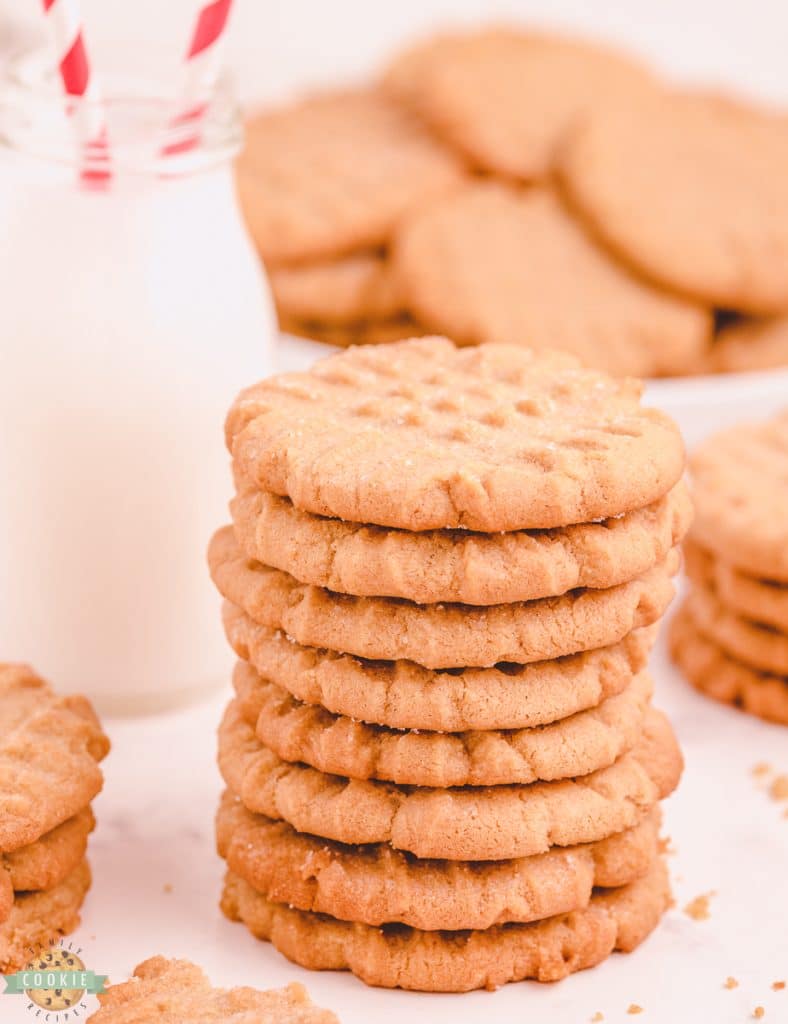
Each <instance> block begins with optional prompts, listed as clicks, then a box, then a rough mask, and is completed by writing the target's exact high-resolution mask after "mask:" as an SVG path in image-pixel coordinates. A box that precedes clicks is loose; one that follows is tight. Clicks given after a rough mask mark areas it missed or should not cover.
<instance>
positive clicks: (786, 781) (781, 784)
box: [769, 775, 788, 800]
mask: <svg viewBox="0 0 788 1024" xmlns="http://www.w3.org/2000/svg"><path fill="white" fill-rule="evenodd" d="M769 796H770V797H771V798H772V800H788V775H778V776H777V778H776V779H775V780H774V782H772V784H771V786H770V787H769Z"/></svg>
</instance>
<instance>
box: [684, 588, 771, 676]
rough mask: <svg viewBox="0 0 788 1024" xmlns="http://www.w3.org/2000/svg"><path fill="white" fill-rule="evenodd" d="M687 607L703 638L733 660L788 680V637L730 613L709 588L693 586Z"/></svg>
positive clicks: (768, 627)
mask: <svg viewBox="0 0 788 1024" xmlns="http://www.w3.org/2000/svg"><path fill="white" fill-rule="evenodd" d="M687 607H688V609H689V612H690V614H691V615H692V617H693V619H694V620H695V622H697V624H698V628H699V629H700V630H701V632H702V633H703V634H704V636H706V637H708V638H709V640H712V641H713V642H714V643H715V644H717V646H718V647H721V648H722V650H723V651H725V653H726V654H728V655H729V656H730V657H732V658H735V659H736V660H737V661H743V662H744V663H745V665H749V666H750V667H751V668H754V669H757V670H759V671H761V672H767V673H769V674H771V675H779V676H788V634H786V633H781V632H780V631H779V630H776V629H773V628H772V627H770V626H762V625H761V624H760V623H758V622H753V621H752V620H751V619H745V618H742V616H741V615H737V614H736V612H732V611H730V609H728V608H727V607H726V606H725V605H724V604H723V603H722V602H721V601H720V599H719V598H718V596H717V595H716V594H715V592H714V591H713V590H712V589H711V588H710V587H707V586H702V585H698V584H695V586H693V588H692V590H691V592H690V594H689V595H688V596H687Z"/></svg>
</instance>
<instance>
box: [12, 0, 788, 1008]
mask: <svg viewBox="0 0 788 1024" xmlns="http://www.w3.org/2000/svg"><path fill="white" fill-rule="evenodd" d="M84 6H85V10H86V14H87V23H88V29H89V37H90V38H91V39H92V41H93V42H94V50H95V54H96V57H97V63H98V64H99V65H100V62H101V56H102V53H103V52H104V51H103V49H102V41H103V40H104V39H109V38H113V39H122V40H124V41H125V42H126V43H127V45H128V46H129V47H139V48H140V55H141V56H140V59H141V60H144V59H145V57H144V56H143V55H144V53H146V52H147V49H148V42H147V41H146V37H147V38H148V39H150V38H153V37H155V39H156V41H157V42H156V49H157V50H158V52H159V54H165V55H167V59H169V55H170V54H171V55H172V57H171V59H172V60H173V62H175V61H177V56H178V53H179V52H180V51H181V50H182V49H183V47H184V45H185V40H186V38H187V37H188V34H189V26H190V24H191V21H192V18H193V13H194V10H195V4H194V3H192V2H187V0H136V2H128V0H124V2H120V0H86V2H85V5H84ZM38 7H39V4H38V3H37V2H36V0H30V2H29V3H20V2H19V0H0V46H2V45H3V44H4V43H6V42H7V41H8V35H9V24H8V23H6V24H5V25H4V24H3V16H6V17H8V18H11V19H12V20H13V22H14V24H15V25H18V26H21V28H22V29H23V30H24V31H25V32H27V33H29V34H35V31H36V29H37V27H39V25H38V23H39V20H40V19H39V17H38ZM485 15H487V16H494V15H507V16H512V15H516V16H519V17H522V18H525V19H532V20H536V21H540V22H542V23H550V24H554V25H564V26H567V27H570V28H574V29H577V30H581V31H583V32H586V33H588V34H596V35H599V36H602V37H604V38H607V39H610V40H613V41H618V42H621V43H626V44H629V45H631V46H632V47H634V48H635V49H637V50H639V51H641V52H642V53H643V54H645V55H647V56H649V57H651V58H652V59H653V60H654V61H655V63H657V65H658V66H660V67H662V68H663V69H664V70H665V71H666V72H669V73H673V74H676V75H681V76H683V77H685V78H688V79H693V80H696V81H703V80H708V81H711V82H716V83H718V84H727V85H730V86H735V87H739V88H741V89H743V90H745V91H749V92H751V93H753V94H756V95H761V96H763V97H768V98H771V99H773V100H776V101H780V100H782V101H783V102H785V103H786V104H787V105H788V60H787V59H786V40H788V7H786V6H785V5H783V4H781V3H778V2H777V0H774V2H771V3H769V2H765V0H759V2H754V3H753V2H750V3H746V4H745V3H741V2H739V3H736V4H733V3H727V4H722V3H712V2H708V0H703V2H699V0H696V2H694V3H692V2H689V3H686V2H685V3H682V2H679V0H661V2H659V3H657V2H651V3H646V2H630V3H626V2H618V3H614V2H599V0H597V2H595V3H589V2H587V0H586V2H582V0H559V2H541V3H538V2H532V3H528V2H519V3H518V2H509V3H504V2H497V3H494V2H489V3H485V4H482V3H472V2H469V0H398V2H374V0H366V2H364V0H340V2H328V0H326V2H323V0H311V2H309V0H288V2H280V3H267V2H266V3H264V2H261V0H246V2H243V0H239V2H238V3H237V8H236V11H235V13H234V17H233V22H232V28H231V40H230V47H229V52H230V55H231V58H232V62H233V64H234V66H235V67H236V68H237V70H238V73H239V78H240V81H241V85H242V91H243V95H244V97H245V98H246V99H247V100H249V101H260V100H262V99H266V98H272V97H275V96H277V95H281V94H282V93H285V92H288V91H292V90H295V89H301V88H305V87H308V86H311V85H314V84H320V83H326V82H331V81H337V80H350V79H353V78H354V77H360V76H363V75H364V74H367V73H369V72H370V71H371V70H372V69H373V68H374V67H375V66H376V65H377V64H378V63H379V61H380V60H381V59H382V58H383V57H384V55H385V54H386V53H387V52H389V51H390V50H391V49H392V48H393V47H395V46H396V45H397V44H398V43H399V42H400V41H403V40H405V39H406V38H408V37H411V36H414V35H416V34H418V33H419V32H420V31H422V30H424V29H426V28H428V27H433V26H436V25H439V24H442V23H446V22H447V21H449V20H454V21H457V20H460V19H462V20H466V21H468V20H470V21H473V20H478V19H479V18H481V17H483V16H485ZM218 628H219V626H218V606H217V629H218ZM228 665H229V658H228ZM654 669H655V676H656V679H657V703H659V704H661V705H662V706H663V707H665V708H666V710H668V711H669V712H670V713H671V715H672V717H673V719H674V722H675V724H676V727H677V730H678V732H679V736H680V739H681V741H682V744H683V747H684V750H685V754H686V758H687V769H686V773H685V778H684V781H683V783H682V786H681V788H680V790H679V792H678V794H677V795H676V796H675V797H674V798H673V799H672V800H671V801H670V802H669V805H668V812H667V827H666V831H667V832H668V833H669V834H670V835H671V836H672V837H673V841H674V845H675V846H676V847H677V849H678V854H677V855H676V856H675V857H674V858H672V860H671V868H672V873H673V877H674V885H675V889H676V893H677V898H678V908H677V909H676V910H674V911H672V912H671V913H670V914H669V915H668V917H667V919H666V921H665V922H664V923H663V925H662V926H661V928H660V929H659V930H658V932H657V933H656V934H655V935H654V936H653V938H652V939H651V940H650V941H649V942H648V943H647V944H646V945H645V946H644V947H643V948H642V949H641V950H639V951H638V952H637V953H635V954H633V955H632V956H630V957H620V956H618V957H614V958H613V959H612V960H611V961H610V962H609V963H607V964H605V965H604V966H602V967H601V968H599V969H597V970H595V971H592V972H587V973H585V974H583V975H580V976H577V977H574V978H571V979H569V980H567V981H566V982H563V983H561V984H560V985H557V986H537V985H534V984H530V983H529V984H522V985H515V986H509V987H507V988H505V989H503V990H501V991H500V992H499V993H497V994H495V995H489V994H485V993H479V994H474V995H470V996H463V997H441V996H424V995H413V994H407V993H388V992H382V991H373V990H369V989H366V988H365V987H364V986H362V985H361V984H360V983H358V982H356V981H355V980H354V979H352V978H350V977H348V976H345V975H312V974H307V973H306V972H303V971H300V970H299V969H297V968H294V967H292V966H291V965H289V964H288V963H286V962H285V961H284V960H283V959H282V958H281V957H279V956H278V955H277V954H276V953H275V952H274V951H273V950H272V949H271V948H270V946H268V945H265V944H259V943H257V942H255V941H254V940H253V939H251V938H250V937H249V936H248V935H247V933H246V932H245V931H244V930H243V928H241V927H240V926H231V925H230V924H229V923H227V922H225V921H223V919H222V918H221V917H220V915H219V913H218V910H217V901H218V896H219V890H220V878H221V865H220V863H219V862H218V860H217V859H216V857H215V855H214V853H213V842H212V816H213V811H214V809H215V806H216V802H217V798H218V793H219V789H220V783H219V779H218V773H217V770H216V768H215V765H214V749H215V738H214V732H215V726H216V723H217V721H218V718H219V715H220V708H221V703H222V701H221V700H219V699H217V700H216V701H215V702H213V703H211V704H208V705H203V706H202V707H199V708H196V709H192V710H189V711H186V712H181V713H178V714H172V715H166V716H162V717H160V718H157V719H148V720H144V721H137V722H109V723H107V725H108V729H109V731H110V733H111V735H112V738H113V742H114V746H115V749H114V752H113V754H112V756H111V758H110V759H109V760H108V762H107V764H106V771H107V786H106V790H105V793H104V795H103V796H102V797H101V799H100V801H99V804H98V817H99V821H100V827H99V830H98V832H97V834H96V836H95V838H94V842H93V852H92V856H91V860H92V863H93V866H94V873H95V885H94V889H93V891H92V893H91V894H90V897H89V900H88V903H87V905H86V908H85V915H84V924H83V927H82V928H81V929H80V931H79V932H78V934H77V941H78V942H79V943H80V944H81V945H82V946H83V947H84V949H85V959H86V960H87V961H88V966H89V967H91V968H93V969H94V970H95V971H97V972H99V973H109V974H110V975H111V976H112V978H113V979H115V980H119V979H122V978H124V977H125V976H127V974H128V973H129V972H130V970H131V969H132V968H133V966H134V964H135V963H137V962H138V961H139V960H141V959H143V958H145V957H147V956H149V955H151V954H154V953H160V952H161V953H165V954H168V955H177V956H188V957H191V958H193V959H195V960H197V961H198V962H200V963H201V964H203V965H204V966H205V968H206V969H207V970H208V972H209V973H210V975H211V977H212V979H213V980H214V981H215V982H216V983H221V984H244V983H246V984H254V985H257V986H261V987H265V986H271V985H279V984H283V983H285V982H287V981H289V980H292V979H295V978H297V979H300V980H302V981H304V982H305V983H306V984H307V985H308V987H309V989H310V991H311V993H312V994H313V996H314V997H315V999H316V1000H317V1001H319V1002H321V1003H323V1004H324V1005H327V1006H330V1007H332V1008H333V1009H335V1010H336V1011H337V1012H338V1014H339V1016H340V1018H341V1020H342V1021H343V1024H362V1022H363V1024H367V1022H368V1021H370V1020H375V1021H376V1022H379V1024H395V1022H396V1024H400V1022H402V1021H403V1020H407V1019H411V1020H413V1021H414V1022H415V1021H424V1022H427V1021H429V1022H430V1024H450V1022H451V1024H463V1022H464V1024H470V1022H474V1024H475V1022H480V1021H497V1020H507V1021H515V1022H520V1021H522V1022H524V1024H525V1022H528V1024H580V1022H584V1021H588V1020H589V1019H590V1018H591V1016H592V1015H593V1014H594V1013H595V1012H596V1011H602V1012H603V1013H604V1015H605V1022H606V1024H607V1022H610V1024H622V1022H631V1021H642V1022H643V1024H685V1022H686V1024H690V1022H693V1024H695V1022H698V1024H735V1022H739V1021H741V1022H745V1021H748V1020H750V1019H751V1013H752V1010H753V1008H754V1007H755V1006H756V1005H763V1006H765V1008H766V1016H765V1018H764V1020H765V1024H772V1022H778V1024H785V1022H787V1021H788V990H786V991H784V992H777V993H774V992H772V991H771V989H770V985H771V983H772V982H773V981H774V980H776V979H778V978H787V977H788V940H787V939H786V920H787V919H788V883H787V882H786V879H787V878H788V819H786V818H785V817H784V816H783V808H782V807H781V806H779V805H778V804H777V803H775V802H774V801H772V800H770V799H769V798H768V796H767V795H766V794H765V793H764V791H763V786H762V785H760V784H758V783H757V782H756V780H755V779H754V778H753V777H752V775H751V768H752V766H753V764H755V763H756V762H758V761H769V762H771V763H772V764H774V765H775V766H776V767H778V768H780V769H781V770H782V771H784V772H788V731H787V730H785V729H780V728H778V727H774V726H769V725H766V724H764V723H761V722H757V721H755V720H752V719H750V718H748V717H746V716H743V715H740V714H738V713H736V712H734V711H731V710H729V709H726V708H720V707H717V706H715V705H713V704H711V703H710V702H708V701H705V700H703V699H701V698H700V697H698V696H696V695H695V694H694V693H693V692H692V691H691V690H690V689H689V688H688V687H687V686H686V684H685V683H683V681H682V680H681V679H680V678H679V677H678V676H677V674H676V673H675V672H673V670H672V669H670V667H669V666H668V665H667V662H666V660H665V659H664V656H663V655H660V656H659V657H658V659H657V660H656V663H655V666H654ZM784 806H785V805H783V807H784ZM165 886H172V892H165ZM709 890H714V891H715V892H716V896H715V897H714V898H713V899H712V901H711V919H710V920H709V921H707V922H696V921H693V920H691V919H690V918H689V917H687V916H686V915H685V914H683V913H682V912H681V909H680V908H681V907H682V906H683V905H684V904H685V903H686V902H687V901H688V900H690V899H692V898H693V897H695V896H697V895H698V894H700V893H703V892H707V891H709ZM729 974H731V975H734V976H736V977H737V978H738V979H739V981H740V982H741V985H740V987H739V988H738V989H736V990H734V991H727V990H725V989H724V988H723V987H722V986H723V982H724V980H725V978H726V977H727V976H728V975H729ZM633 1002H634V1003H638V1004H640V1005H641V1006H643V1007H644V1009H645V1013H644V1014H643V1015H642V1016H639V1017H631V1016H628V1015H627V1013H626V1009H627V1007H628V1005H629V1004H630V1003H633ZM32 1019H34V1018H33V1017H32V1016H31V1015H29V1014H28V1013H27V1012H26V1010H25V1009H24V1007H23V1006H22V1005H21V1001H20V1002H14V1001H11V999H10V998H9V1000H8V1001H7V1002H6V1001H2V1000H1V998H0V1020H2V1022H3V1024H12V1022H13V1024H16V1022H20V1024H21V1022H25V1021H30V1020H32Z"/></svg>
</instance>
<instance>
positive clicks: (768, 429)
mask: <svg viewBox="0 0 788 1024" xmlns="http://www.w3.org/2000/svg"><path fill="white" fill-rule="evenodd" d="M691 467H692V476H693V480H694V491H695V502H696V506H697V519H696V521H695V525H694V527H693V530H692V534H691V539H690V542H689V543H688V544H687V549H686V564H687V572H688V574H689V577H690V582H691V589H690V594H689V596H688V598H687V600H686V602H685V603H684V605H683V606H682V608H681V609H680V610H679V612H678V614H677V615H676V618H675V620H674V622H673V623H672V626H671V631H670V633H671V636H670V639H671V647H672V651H673V656H674V658H675V660H676V662H677V664H678V665H679V667H680V668H681V669H682V670H683V671H684V673H685V674H686V676H687V677H688V679H689V680H690V682H691V683H692V684H693V685H694V686H696V687H697V688H698V689H699V690H701V691H702V692H704V693H707V694H709V695H710V696H712V697H714V698H716V699H717V700H720V701H724V702H726V703H731V704H735V705H737V706H739V707H742V708H744V709H745V710H746V711H749V712H751V713H752V714H755V715H759V716H760V717H762V718H766V719H770V720H771V721H775V722H782V723H784V724H788V520H786V516H785V508H786V504H787V503H788V411H786V412H783V413H782V414H780V415H778V416H777V417H775V418H774V419H772V420H768V421H766V422H762V423H757V424H740V425H738V426H736V427H734V428H732V429H729V430H725V431H723V432H722V433H720V434H717V435H716V436H714V437H712V438H711V439H710V440H708V441H706V442H705V443H704V444H703V445H701V447H700V448H699V449H698V450H697V451H696V452H695V454H694V455H693V458H692V463H691Z"/></svg>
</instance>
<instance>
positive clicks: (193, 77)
mask: <svg viewBox="0 0 788 1024" xmlns="http://www.w3.org/2000/svg"><path fill="white" fill-rule="evenodd" d="M231 7H232V0H213V2H212V3H207V4H204V5H203V6H202V7H201V8H200V12H199V14H198V16H197V20H196V22H195V24H194V30H193V32H192V35H191V41H190V43H189V48H188V50H187V51H186V60H185V67H184V80H183V87H182V89H181V93H180V97H179V100H178V113H177V114H176V115H175V117H174V118H173V119H172V121H171V122H170V130H171V131H172V130H173V129H174V131H175V134H177V135H178V137H177V138H176V139H174V140H173V141H172V142H170V143H168V144H167V145H166V146H165V147H164V149H163V151H162V152H163V153H164V155H165V156H173V155H174V154H177V153H184V152H187V151H188V150H190V149H194V147H195V146H197V145H198V144H199V141H200V136H201V131H200V124H199V122H200V121H201V120H202V117H203V115H204V114H205V111H206V110H207V108H208V104H209V103H210V100H211V94H212V92H213V87H214V85H215V84H216V79H217V78H218V76H219V69H220V67H221V49H222V47H221V44H222V42H223V40H224V30H225V27H226V25H227V18H228V16H229V14H230V8H231ZM179 129H181V130H179Z"/></svg>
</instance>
